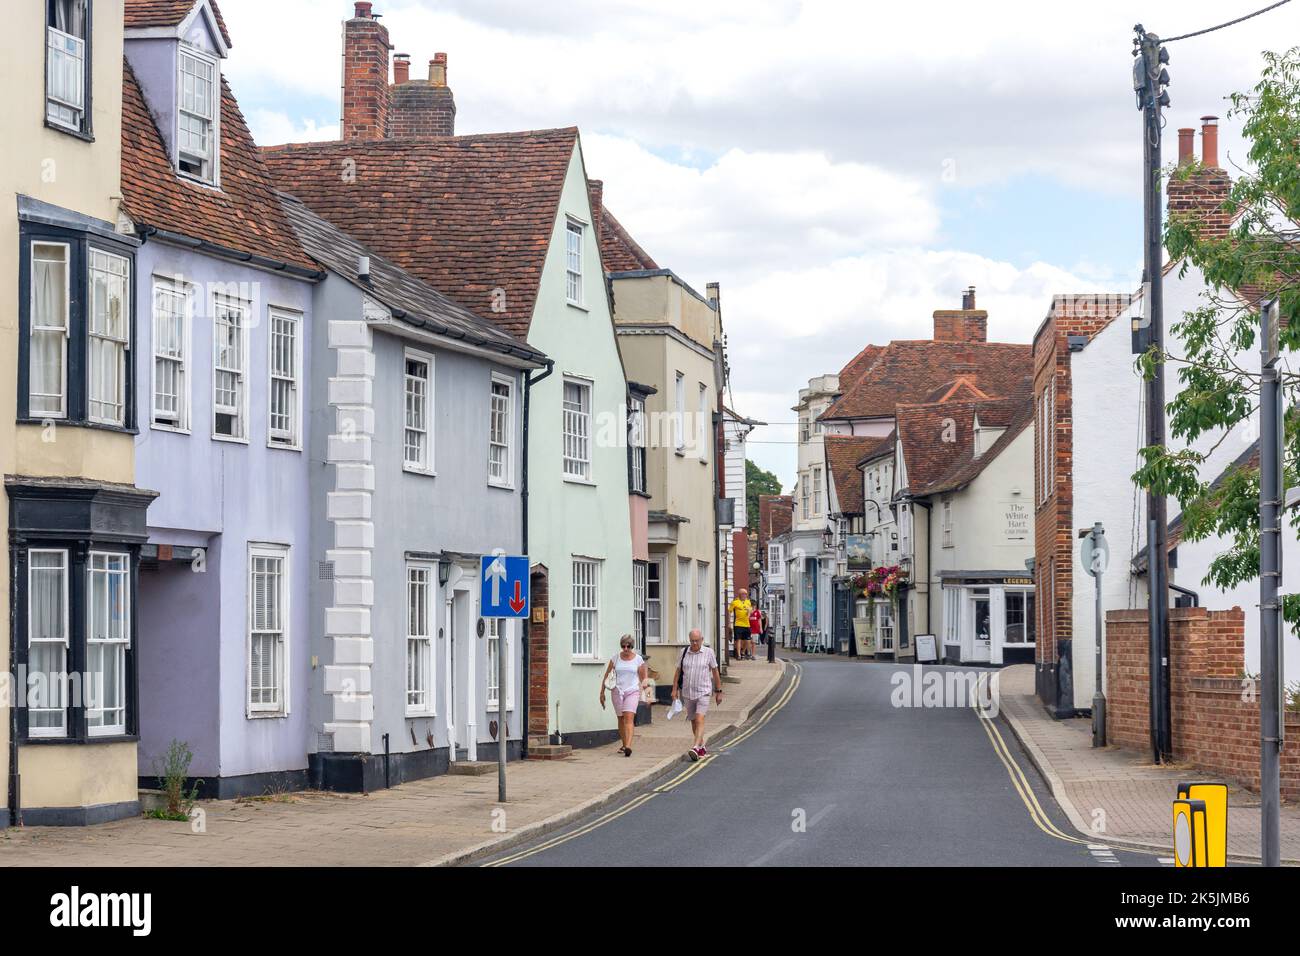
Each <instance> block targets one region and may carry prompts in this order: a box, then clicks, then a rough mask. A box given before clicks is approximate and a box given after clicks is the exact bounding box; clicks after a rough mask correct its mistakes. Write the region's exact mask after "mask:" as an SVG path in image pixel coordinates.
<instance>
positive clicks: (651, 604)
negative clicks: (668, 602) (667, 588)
mask: <svg viewBox="0 0 1300 956" xmlns="http://www.w3.org/2000/svg"><path fill="white" fill-rule="evenodd" d="M651 568H653V569H654V572H653V573H651V570H650V569H651ZM645 569H646V577H645V642H646V644H666V643H667V641H666V640H665V638H664V559H663V558H651V559H650V560H649V561H647V562H646V563H645ZM651 584H657V585H658V588H657V590H658V591H659V596H658V597H651V596H650V586H651ZM652 622H657V623H658V625H659V628H658V630H659V633H658V634H655V633H653V632H652V629H651V626H650V625H651V623H652Z"/></svg>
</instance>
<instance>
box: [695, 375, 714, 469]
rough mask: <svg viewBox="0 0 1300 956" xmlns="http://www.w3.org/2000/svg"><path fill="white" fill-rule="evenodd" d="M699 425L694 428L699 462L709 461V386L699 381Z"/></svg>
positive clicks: (711, 419)
mask: <svg viewBox="0 0 1300 956" xmlns="http://www.w3.org/2000/svg"><path fill="white" fill-rule="evenodd" d="M699 416H700V420H699V425H698V427H697V428H696V429H695V431H696V435H697V437H698V440H699V445H700V449H699V452H700V464H701V465H707V464H708V463H709V432H710V430H711V429H710V426H711V425H712V424H713V416H712V415H711V414H710V412H709V386H707V385H705V384H704V383H703V382H700V410H699Z"/></svg>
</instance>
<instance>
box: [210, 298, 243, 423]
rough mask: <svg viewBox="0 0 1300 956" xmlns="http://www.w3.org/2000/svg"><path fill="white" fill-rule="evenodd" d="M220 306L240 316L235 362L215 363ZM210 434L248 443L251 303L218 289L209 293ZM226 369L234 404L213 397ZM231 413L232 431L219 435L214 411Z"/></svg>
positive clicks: (218, 354) (218, 348)
mask: <svg viewBox="0 0 1300 956" xmlns="http://www.w3.org/2000/svg"><path fill="white" fill-rule="evenodd" d="M223 308H231V309H235V310H237V311H238V312H239V314H240V316H241V321H240V328H239V366H238V367H235V366H233V365H231V366H222V365H220V364H218V362H219V361H220V357H221V337H220V332H221V328H222V326H223V323H222V322H220V321H218V315H217V312H218V310H220V309H223ZM211 315H212V437H213V439H214V440H215V441H229V442H236V443H238V444H241V445H247V444H248V364H249V363H248V343H249V323H250V322H251V321H252V316H253V307H252V303H250V302H247V301H245V300H244V299H237V298H235V297H233V296H228V295H224V294H222V293H220V292H213V294H212V312H211ZM223 372H224V373H227V374H230V375H233V376H234V377H235V388H236V390H237V400H238V404H237V405H225V404H222V403H221V402H220V401H219V400H218V398H217V382H218V379H219V377H220V375H221V373H223ZM219 412H220V413H223V414H225V413H233V414H234V416H235V432H236V434H233V435H223V434H221V433H220V432H218V431H217V415H218V413H219Z"/></svg>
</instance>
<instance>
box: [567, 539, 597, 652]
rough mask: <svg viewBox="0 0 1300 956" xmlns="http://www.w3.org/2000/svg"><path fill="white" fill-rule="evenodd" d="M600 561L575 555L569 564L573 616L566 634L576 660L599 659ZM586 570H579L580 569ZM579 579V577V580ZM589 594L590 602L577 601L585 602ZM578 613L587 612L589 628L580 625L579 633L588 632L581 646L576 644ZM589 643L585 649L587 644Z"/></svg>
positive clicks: (570, 649) (570, 650)
mask: <svg viewBox="0 0 1300 956" xmlns="http://www.w3.org/2000/svg"><path fill="white" fill-rule="evenodd" d="M602 564H603V562H602V561H600V560H599V559H598V558H585V557H581V556H578V555H574V557H573V560H572V562H571V564H570V566H569V567H570V577H571V580H572V587H571V595H572V601H571V603H572V616H571V622H570V623H571V630H570V636H569V655H570V657H571V658H572V659H573V660H575V661H595V660H599V659H600V583H601V571H602V568H601V565H602ZM580 568H581V569H585V570H582V571H580V570H579V569H580ZM580 578H581V580H579V579H580ZM587 597H591V598H592V601H591V602H590V603H579V602H580V599H581V600H583V601H585V599H586V598H587ZM579 614H590V615H591V625H590V627H585V626H584V627H583V628H582V632H583V633H584V634H586V635H587V638H586V640H584V641H583V643H582V646H581V647H580V646H579V642H578V634H579V627H578V621H579V617H578V616H579ZM588 641H589V642H590V645H591V646H590V647H589V648H588V647H587V646H586V644H587V643H588Z"/></svg>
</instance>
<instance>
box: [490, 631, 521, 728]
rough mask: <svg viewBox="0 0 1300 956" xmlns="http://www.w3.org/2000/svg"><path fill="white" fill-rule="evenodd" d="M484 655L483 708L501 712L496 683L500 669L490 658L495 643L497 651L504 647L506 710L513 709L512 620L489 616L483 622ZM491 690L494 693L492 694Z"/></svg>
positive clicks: (491, 711)
mask: <svg viewBox="0 0 1300 956" xmlns="http://www.w3.org/2000/svg"><path fill="white" fill-rule="evenodd" d="M484 625H485V627H484V637H485V638H486V641H487V643H486V644H485V645H484V655H485V660H486V666H485V667H484V670H485V671H487V674H486V675H485V676H486V678H487V680H486V685H487V686H486V689H485V690H484V691H483V700H484V702H485V703H484V709H485V710H486V711H487V712H488V713H490V714H497V713H500V712H501V707H500V702H501V688H500V687H499V686H497V685H496V680H497V675H498V674H499V673H500V671H499V670H498V668H497V664H496V662H495V661H493V660H492V656H493V655H492V645H493V644H495V645H497V653H500V648H501V647H503V646H504V647H505V654H506V712H507V713H509V712H510V711H512V710H514V709H515V656H514V621H512V620H510V619H509V618H501V617H490V618H487V619H486V621H485V622H484ZM493 691H495V692H496V693H495V694H494V693H493Z"/></svg>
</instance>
